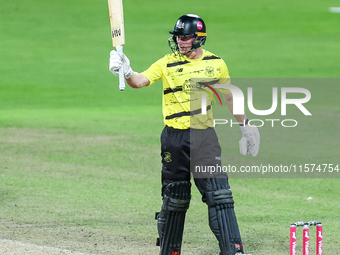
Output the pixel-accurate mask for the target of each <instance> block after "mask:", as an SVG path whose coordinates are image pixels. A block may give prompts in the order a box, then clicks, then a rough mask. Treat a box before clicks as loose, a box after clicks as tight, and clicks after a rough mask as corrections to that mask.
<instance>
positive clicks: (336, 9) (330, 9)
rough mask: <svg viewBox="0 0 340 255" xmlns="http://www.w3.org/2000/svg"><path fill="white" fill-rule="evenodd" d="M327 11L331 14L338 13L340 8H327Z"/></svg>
mask: <svg viewBox="0 0 340 255" xmlns="http://www.w3.org/2000/svg"><path fill="white" fill-rule="evenodd" d="M329 11H330V12H332V13H340V7H329Z"/></svg>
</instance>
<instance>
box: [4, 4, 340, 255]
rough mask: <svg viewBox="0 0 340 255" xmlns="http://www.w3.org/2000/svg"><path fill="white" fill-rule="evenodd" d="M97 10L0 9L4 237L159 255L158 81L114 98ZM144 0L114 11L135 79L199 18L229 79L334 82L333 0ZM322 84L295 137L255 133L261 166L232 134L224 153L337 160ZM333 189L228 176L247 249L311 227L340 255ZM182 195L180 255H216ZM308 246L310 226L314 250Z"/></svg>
mask: <svg viewBox="0 0 340 255" xmlns="http://www.w3.org/2000/svg"><path fill="white" fill-rule="evenodd" d="M95 2H96V3H94V1H88V0H85V1H66V0H59V1H42V0H27V1H18V0H12V1H5V2H4V3H2V4H1V7H2V8H1V9H0V13H1V14H0V24H1V26H0V34H1V39H0V65H1V68H0V223H1V224H0V239H11V240H15V241H22V242H25V243H34V244H38V245H47V246H53V247H59V248H62V249H70V250H76V251H81V252H89V253H95V254H157V252H158V250H159V249H158V248H157V247H155V246H154V243H155V238H156V237H157V229H156V221H155V220H154V212H156V211H158V210H159V209H160V206H161V197H160V169H161V162H160V156H159V153H160V142H159V136H160V132H161V130H162V128H163V122H162V110H161V93H162V88H161V82H157V83H156V84H154V85H152V86H151V87H149V88H146V89H141V90H133V89H130V88H127V89H126V91H125V92H119V90H118V78H116V77H114V76H113V75H112V74H111V73H110V72H109V71H108V53H109V51H110V50H111V49H112V46H111V38H110V27H109V17H108V8H107V2H106V1H95ZM154 3H155V1H143V4H141V2H140V1H136V0H128V1H125V2H124V9H125V23H126V27H125V29H126V45H125V47H124V51H125V53H126V54H127V56H128V57H129V58H130V60H131V63H132V68H133V69H134V70H135V71H143V70H145V69H146V68H147V67H148V66H149V65H150V64H151V63H153V62H154V61H155V60H157V59H158V58H160V57H161V56H163V55H164V54H166V53H169V52H170V49H169V48H168V46H167V38H168V37H169V34H168V33H167V31H169V30H170V29H172V28H173V25H174V23H175V21H176V19H177V18H178V17H179V16H181V15H182V14H184V13H197V14H199V15H200V16H201V17H202V18H203V19H204V20H205V21H206V23H207V29H208V31H207V32H208V39H207V43H206V45H205V49H207V50H209V51H212V52H214V53H216V54H218V55H220V56H221V57H222V58H223V59H225V61H226V62H227V65H228V67H229V69H230V73H231V76H232V77H238V78H263V77H265V78H299V79H302V80H303V79H305V78H324V79H326V78H338V77H339V70H340V62H339V59H340V50H339V41H340V35H339V33H337V31H338V27H339V23H340V14H335V13H329V12H328V8H329V7H331V6H336V5H337V2H336V1H329V0H326V1H315V0H314V1H306V0H301V1H297V2H296V1H293V0H288V1H284V2H279V1H269V0H265V1H260V2H259V1H256V2H254V1H248V0H247V1H241V2H240V1H238V2H236V1H210V2H209V4H208V3H207V1H202V0H197V1H194V2H191V1H186V2H184V1H178V0H174V1H169V2H161V4H160V3H157V4H156V5H152V4H154ZM327 81H331V82H330V85H327V86H326V87H322V84H320V86H318V85H317V84H316V85H315V84H314V83H313V84H312V85H313V86H312V87H311V91H312V101H311V104H310V105H308V107H310V108H309V109H310V110H311V111H312V113H313V119H312V121H310V120H306V121H303V122H302V123H301V126H299V128H298V129H295V130H294V131H292V132H285V131H284V130H282V129H278V132H275V131H276V130H272V129H269V128H267V127H265V128H264V129H263V130H264V131H261V135H262V147H261V153H260V154H259V155H258V157H257V158H251V157H245V158H244V157H243V158H242V157H241V156H240V155H239V153H238V148H237V146H238V145H237V144H238V140H239V138H240V137H239V136H241V134H240V132H237V131H235V135H234V136H232V137H231V138H230V137H229V138H230V139H231V140H225V142H226V143H225V144H223V145H222V146H226V148H225V149H224V151H225V153H226V157H227V158H228V157H230V158H232V159H233V160H234V161H235V162H236V163H240V162H241V163H243V162H245V163H247V164H257V163H261V162H275V163H277V164H280V163H282V162H284V163H289V162H291V159H293V160H294V161H293V163H294V162H298V163H299V164H300V163H301V164H305V163H315V162H316V163H327V164H331V163H332V164H340V162H339V149H340V148H339V136H338V132H337V131H338V129H339V127H340V124H339V114H340V108H339V104H338V102H337V95H338V92H339V88H338V86H337V84H338V81H339V80H338V79H333V80H330V79H327ZM313 82H315V80H314V79H313ZM261 91H262V92H263V93H267V92H266V91H265V89H263V90H261ZM267 106H268V105H267V104H266V102H264V101H263V102H261V103H260V104H259V105H258V108H261V107H267ZM308 107H307V108H308ZM293 117H296V118H300V117H301V114H300V115H299V113H295V112H294V114H293ZM228 118H230V117H228ZM287 118H288V117H287ZM304 120H305V119H304ZM233 132H234V131H233ZM229 138H228V139H229ZM226 139H227V138H226ZM273 141H275V142H273ZM227 142H230V144H232V145H230V146H229V143H227ZM313 148H315V149H313ZM334 176H336V177H338V175H334ZM328 177H329V176H328ZM339 180H340V179H338V178H234V179H231V180H230V183H231V186H232V189H233V194H234V197H235V201H236V214H237V217H238V221H239V225H240V230H241V234H242V237H243V243H244V245H245V247H246V252H249V253H250V252H251V253H253V254H254V255H255V254H261V255H262V254H275V255H281V254H282V255H284V254H288V249H289V224H290V223H292V222H294V221H300V220H305V221H307V220H319V221H322V222H323V223H324V251H325V254H327V255H331V254H334V255H335V254H340V250H339V239H340V233H339V228H338V226H339V224H340V220H339V217H338V215H339V210H340V202H339V194H340V185H339V184H340V181H339ZM192 193H193V199H192V201H191V205H190V209H189V210H188V213H187V219H186V225H185V233H184V242H183V254H195V255H196V254H205V255H208V254H218V244H217V242H216V240H215V237H214V236H213V234H212V233H211V231H210V229H209V226H208V219H207V209H206V206H205V205H204V204H202V203H201V201H200V196H199V194H198V191H197V190H196V188H193V189H192ZM308 197H312V199H311V200H307V198H308ZM301 232H302V230H301ZM301 235H302V234H301V233H298V238H299V239H298V240H299V249H300V250H299V251H300V252H301V240H302V237H301ZM314 243H315V233H314V229H312V230H311V253H313V252H314V251H315V247H314V246H315V245H314Z"/></svg>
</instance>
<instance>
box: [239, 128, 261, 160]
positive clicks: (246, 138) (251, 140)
mask: <svg viewBox="0 0 340 255" xmlns="http://www.w3.org/2000/svg"><path fill="white" fill-rule="evenodd" d="M240 128H241V131H242V138H241V140H240V142H239V146H240V153H241V154H242V155H246V154H247V153H248V154H250V155H252V156H254V157H255V156H256V155H257V154H258V153H259V149H260V132H259V129H258V128H257V127H256V126H255V125H252V126H249V125H247V124H246V125H244V126H240Z"/></svg>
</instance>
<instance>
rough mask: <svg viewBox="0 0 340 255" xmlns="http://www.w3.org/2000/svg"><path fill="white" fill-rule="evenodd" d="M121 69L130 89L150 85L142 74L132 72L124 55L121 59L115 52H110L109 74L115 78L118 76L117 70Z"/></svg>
mask: <svg viewBox="0 0 340 255" xmlns="http://www.w3.org/2000/svg"><path fill="white" fill-rule="evenodd" d="M121 67H123V68H124V76H125V80H126V82H127V84H129V85H130V86H131V87H132V88H135V89H137V88H142V87H144V86H148V85H149V84H150V81H149V80H148V78H146V77H145V76H144V75H143V74H141V73H137V72H134V71H133V70H132V68H131V66H130V60H129V59H128V57H127V56H126V55H125V54H123V56H122V58H121V57H119V55H118V53H117V52H116V51H115V50H112V51H111V52H110V64H109V70H110V72H111V73H113V74H114V75H116V76H119V69H120V68H121Z"/></svg>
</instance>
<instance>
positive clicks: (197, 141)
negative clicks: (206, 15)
mask: <svg viewBox="0 0 340 255" xmlns="http://www.w3.org/2000/svg"><path fill="white" fill-rule="evenodd" d="M169 33H170V34H171V37H170V38H169V39H168V42H169V46H170V48H171V50H172V51H173V53H172V54H166V55H165V56H164V57H162V58H161V59H159V60H158V61H156V62H155V63H153V64H152V65H151V66H150V67H149V68H148V69H147V70H146V71H144V72H142V73H137V72H134V71H133V70H132V68H131V66H130V61H129V59H128V58H127V56H126V55H124V54H123V56H122V57H119V55H118V54H117V52H116V51H111V53H110V65H109V69H110V71H111V72H112V73H113V74H114V75H116V76H118V73H119V69H120V68H123V69H124V75H125V80H126V82H127V83H128V84H129V85H130V86H131V87H132V88H142V87H148V86H150V85H151V84H153V83H155V82H156V81H158V80H160V79H162V82H163V119H164V124H165V127H164V129H163V132H162V134H161V156H162V197H163V205H162V208H161V211H160V213H158V214H157V221H158V223H157V227H158V234H159V239H158V245H159V246H160V255H180V252H181V245H182V237H183V230H184V221H185V215H186V211H187V210H188V208H189V204H190V199H191V175H192V176H193V179H194V182H195V185H196V187H197V188H198V190H199V191H200V193H201V195H202V201H203V202H204V203H206V204H207V207H208V215H209V226H210V228H211V230H212V232H213V233H214V235H215V236H216V238H217V240H218V242H219V247H220V255H241V254H244V250H243V246H242V241H241V235H240V232H239V228H238V223H237V220H236V216H235V212H234V200H233V196H232V192H231V189H230V185H229V183H228V176H227V175H226V174H225V173H218V174H211V173H196V172H195V171H194V166H216V165H219V166H220V165H221V147H220V144H219V141H218V138H217V135H216V133H215V130H214V124H213V116H212V104H211V103H212V100H211V98H210V101H209V103H208V104H207V107H206V108H207V109H205V110H206V114H205V115H203V114H202V113H201V110H202V109H201V104H200V103H197V100H198V99H197V98H195V97H193V95H194V94H195V93H194V92H195V89H196V87H199V86H204V84H206V86H207V87H208V88H210V87H211V88H213V87H214V85H215V84H230V77H229V71H228V68H227V66H226V64H225V62H224V61H223V60H222V59H221V58H220V57H218V56H216V55H215V54H213V53H211V52H209V51H206V50H204V49H202V45H204V43H205V41H206V38H207V32H206V26H205V23H204V21H203V20H202V19H201V18H200V17H199V16H197V15H194V14H186V15H183V16H181V17H180V18H179V19H178V20H177V22H176V24H175V27H174V30H172V31H170V32H169ZM197 79H198V80H199V81H201V82H197V83H198V85H197V84H196V83H195V82H193V80H197ZM193 83H195V84H196V85H195V84H193ZM195 86H196V87H195ZM218 90H219V91H220V92H221V93H223V96H224V99H225V102H226V104H227V106H228V108H229V110H230V111H231V112H233V111H232V110H233V95H232V93H231V92H230V90H228V89H224V88H223V89H218ZM193 101H195V102H193ZM234 117H235V118H236V120H237V121H238V122H239V123H240V128H241V132H242V138H241V141H242V142H241V141H240V152H241V153H242V154H244V155H245V154H246V153H248V154H251V155H253V156H256V155H257V154H258V151H259V145H260V134H259V131H258V129H257V127H253V126H249V125H248V121H247V119H246V116H245V115H234Z"/></svg>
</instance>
